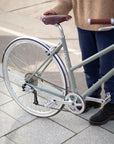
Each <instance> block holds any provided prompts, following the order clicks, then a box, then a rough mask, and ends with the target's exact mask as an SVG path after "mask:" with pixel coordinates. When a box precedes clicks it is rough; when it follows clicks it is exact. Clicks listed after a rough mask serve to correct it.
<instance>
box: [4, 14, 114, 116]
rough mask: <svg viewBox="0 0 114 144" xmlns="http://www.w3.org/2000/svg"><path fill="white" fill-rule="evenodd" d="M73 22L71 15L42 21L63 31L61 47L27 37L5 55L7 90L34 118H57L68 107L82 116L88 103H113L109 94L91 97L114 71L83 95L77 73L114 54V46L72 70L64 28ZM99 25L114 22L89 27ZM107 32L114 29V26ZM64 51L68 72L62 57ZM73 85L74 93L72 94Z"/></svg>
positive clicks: (13, 42)
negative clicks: (90, 64)
mask: <svg viewBox="0 0 114 144" xmlns="http://www.w3.org/2000/svg"><path fill="white" fill-rule="evenodd" d="M69 19H71V16H69V15H53V16H47V17H43V18H42V21H43V22H44V23H45V24H48V25H49V24H51V25H55V26H57V27H58V28H59V31H60V36H61V37H60V39H61V42H60V43H58V45H57V46H54V47H53V46H52V47H51V46H49V45H47V44H46V43H45V42H43V41H42V40H40V39H36V38H31V37H28V38H26V37H25V38H17V39H15V40H13V41H12V42H11V43H10V44H9V45H8V46H7V48H6V50H5V52H4V55H3V58H2V62H3V75H4V80H5V83H6V86H7V88H8V90H9V92H10V94H11V95H12V96H13V98H14V100H15V101H16V102H17V103H18V104H19V105H20V106H21V107H22V108H23V109H24V110H26V111H27V112H29V113H31V114H33V115H36V116H39V117H50V116H53V115H55V114H57V113H58V112H59V111H60V110H62V108H63V107H64V106H65V105H66V107H65V109H66V108H67V109H68V111H71V112H72V113H74V114H81V113H83V112H84V110H85V101H95V102H98V103H101V105H102V106H103V105H105V104H106V103H108V102H109V101H110V99H111V96H110V94H109V93H108V94H106V95H105V96H104V97H103V98H102V99H98V98H92V97H89V95H90V94H91V93H92V92H93V91H94V90H96V89H97V88H98V87H99V86H100V85H101V84H102V83H104V82H105V81H107V80H108V79H109V78H111V77H112V76H113V75H114V68H113V69H111V70H110V71H109V72H108V73H107V74H106V75H105V76H103V77H102V78H101V79H100V80H99V81H98V82H97V83H96V84H94V85H93V86H92V87H91V88H89V89H88V90H86V91H85V92H84V93H83V94H82V95H80V94H79V93H78V91H77V87H76V82H75V79H74V74H73V71H74V70H76V69H78V68H80V67H82V66H84V65H86V64H88V63H89V62H91V61H93V60H95V59H97V58H99V57H100V56H102V55H104V54H106V53H108V52H110V51H112V50H114V44H113V45H111V46H109V47H107V48H106V49H104V50H102V51H101V52H99V53H97V54H95V55H93V56H91V57H90V58H88V59H86V60H84V61H82V62H81V63H80V64H78V65H76V66H71V62H70V57H69V53H68V48H67V45H66V40H65V35H64V32H63V29H62V27H61V25H60V23H62V22H64V21H67V20H69ZM99 22H100V23H110V24H111V23H112V24H114V19H111V20H94V19H93V20H89V23H99ZM105 28H106V29H109V28H114V26H113V25H112V26H110V27H105ZM105 28H102V29H105ZM62 48H63V50H64V54H65V59H66V64H67V68H68V72H67V70H66V67H65V64H64V63H63V61H62V60H61V58H60V56H59V52H60V50H61V49H62ZM69 77H70V80H69ZM70 82H71V84H72V87H73V91H71V86H70Z"/></svg>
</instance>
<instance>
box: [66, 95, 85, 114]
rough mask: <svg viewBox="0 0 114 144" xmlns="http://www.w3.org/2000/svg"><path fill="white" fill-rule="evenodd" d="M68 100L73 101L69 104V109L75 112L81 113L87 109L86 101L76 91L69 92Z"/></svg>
mask: <svg viewBox="0 0 114 144" xmlns="http://www.w3.org/2000/svg"><path fill="white" fill-rule="evenodd" d="M65 99H66V101H70V102H71V103H70V104H68V105H67V108H68V110H69V111H71V112H72V113H74V114H77V115H79V114H81V113H83V112H84V110H85V102H84V100H83V97H82V96H80V95H78V94H76V93H69V94H68V95H67V96H66V98H65Z"/></svg>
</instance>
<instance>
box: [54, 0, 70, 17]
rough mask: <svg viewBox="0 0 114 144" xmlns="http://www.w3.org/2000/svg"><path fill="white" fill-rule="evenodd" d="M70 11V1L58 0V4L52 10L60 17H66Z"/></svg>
mask: <svg viewBox="0 0 114 144" xmlns="http://www.w3.org/2000/svg"><path fill="white" fill-rule="evenodd" d="M71 9H72V0H58V4H57V5H56V6H55V7H54V8H53V10H54V11H55V12H56V13H57V14H60V15H67V14H68V13H69V11H70V10H71Z"/></svg>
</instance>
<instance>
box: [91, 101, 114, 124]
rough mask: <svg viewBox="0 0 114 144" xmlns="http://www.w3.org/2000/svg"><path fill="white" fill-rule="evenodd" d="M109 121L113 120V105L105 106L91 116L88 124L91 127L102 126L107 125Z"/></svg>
mask: <svg viewBox="0 0 114 144" xmlns="http://www.w3.org/2000/svg"><path fill="white" fill-rule="evenodd" d="M109 120H114V104H111V103H108V104H106V105H105V106H104V107H103V108H102V109H101V110H100V111H98V112H97V113H96V114H95V115H93V116H92V117H91V118H90V120H89V123H90V124H91V125H102V124H105V123H107V122H108V121H109Z"/></svg>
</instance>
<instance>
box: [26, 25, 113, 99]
mask: <svg viewBox="0 0 114 144" xmlns="http://www.w3.org/2000/svg"><path fill="white" fill-rule="evenodd" d="M56 26H57V27H58V28H59V31H60V35H61V38H60V39H61V43H60V44H59V45H58V46H56V48H54V50H53V48H51V50H50V56H48V58H47V59H46V60H45V61H44V62H43V63H42V65H41V66H40V67H39V68H38V69H37V70H36V71H35V72H34V73H33V74H32V76H33V75H35V74H36V73H38V71H39V70H40V68H41V67H42V66H43V65H45V64H46V63H47V62H48V61H49V60H50V59H51V58H52V57H53V55H54V54H56V53H58V52H59V51H60V50H61V48H62V47H63V49H64V54H65V61H66V64H67V68H68V72H69V76H70V80H71V84H72V87H73V91H74V92H75V93H78V91H77V86H76V82H75V78H74V74H73V71H75V70H76V69H78V68H80V67H82V66H84V65H86V64H88V63H90V62H92V61H94V60H95V59H97V58H99V57H101V56H103V55H105V54H106V53H108V52H110V51H112V50H114V44H113V45H111V46H109V47H107V48H106V49H104V50H102V51H100V52H98V53H97V54H94V55H93V56H91V57H89V58H88V59H85V60H84V61H82V62H81V63H79V64H78V65H75V66H72V65H71V60H70V57H69V52H68V48H67V44H66V40H65V35H64V32H63V29H62V27H61V25H60V24H56ZM50 62H51V60H50V61H49V62H48V63H47V65H46V66H45V68H46V67H47V66H48V64H49V63H50ZM113 75H114V68H112V69H111V70H110V71H109V72H108V73H107V74H105V75H104V76H103V77H102V78H101V79H99V80H98V82H96V83H95V84H94V85H93V86H92V87H90V88H89V89H88V90H86V91H85V92H84V93H83V94H82V97H83V98H85V97H86V96H89V95H90V94H91V93H92V92H93V91H95V90H96V89H97V88H98V87H99V86H100V85H101V84H102V83H104V82H106V81H107V80H108V79H109V78H111V77H112V76H113ZM32 76H31V77H30V78H29V79H28V81H29V80H30V79H31V78H32ZM34 88H36V89H40V88H37V87H35V86H34ZM58 89H59V88H58ZM40 90H43V91H45V92H48V93H51V94H54V95H56V96H59V97H61V98H62V95H59V94H56V93H55V92H52V91H49V90H46V89H44V88H43V89H40Z"/></svg>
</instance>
